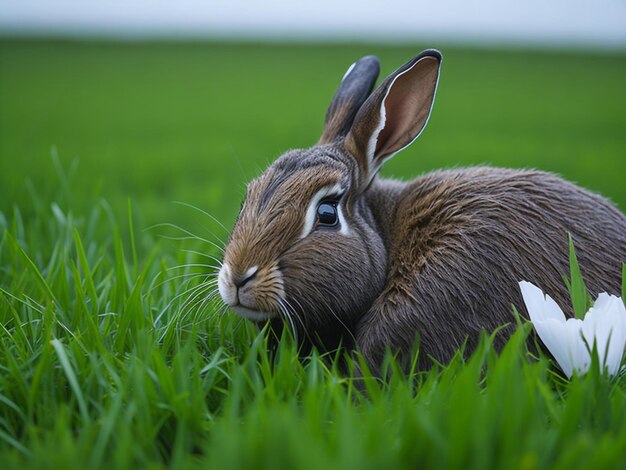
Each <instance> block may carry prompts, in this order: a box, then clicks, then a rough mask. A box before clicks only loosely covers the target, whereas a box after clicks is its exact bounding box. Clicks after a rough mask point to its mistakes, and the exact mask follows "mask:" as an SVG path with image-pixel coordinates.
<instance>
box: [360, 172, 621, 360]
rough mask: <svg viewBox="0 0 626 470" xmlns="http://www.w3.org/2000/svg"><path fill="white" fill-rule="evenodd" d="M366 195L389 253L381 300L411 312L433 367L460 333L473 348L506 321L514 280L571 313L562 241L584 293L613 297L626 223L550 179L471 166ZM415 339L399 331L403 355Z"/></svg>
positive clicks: (388, 184) (590, 196)
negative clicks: (575, 262) (574, 258)
mask: <svg viewBox="0 0 626 470" xmlns="http://www.w3.org/2000/svg"><path fill="white" fill-rule="evenodd" d="M371 193H372V195H371V198H370V205H371V207H372V209H373V211H374V217H375V219H376V220H377V221H378V224H379V229H380V230H381V232H382V233H383V239H384V241H385V244H386V247H387V252H388V260H387V282H386V287H385V292H384V294H383V296H381V298H384V299H385V302H389V303H391V304H393V303H394V302H396V303H402V302H408V303H411V304H412V305H411V307H410V308H409V306H408V305H407V309H405V310H404V311H405V312H406V313H405V315H414V318H411V319H407V321H409V323H410V324H413V325H414V326H415V329H416V331H417V332H419V333H420V336H421V338H422V339H421V342H422V351H423V352H425V353H427V354H432V355H434V356H435V357H437V358H439V359H443V358H445V357H448V356H449V355H450V354H452V352H453V351H454V350H455V349H456V348H457V347H458V346H460V345H461V344H462V342H463V341H464V340H465V338H466V337H467V336H468V335H469V338H470V342H471V338H477V337H478V335H477V333H478V332H479V331H480V330H481V329H482V328H485V329H487V330H493V329H495V328H497V327H500V326H502V325H503V324H505V323H509V322H511V321H512V320H513V316H512V308H511V305H512V304H514V305H516V306H517V307H522V305H523V303H522V299H521V295H520V293H519V289H518V282H519V281H520V280H528V281H530V282H533V283H535V284H536V285H538V286H541V287H542V289H544V291H545V292H547V293H549V294H550V295H551V296H552V297H553V298H555V300H556V301H557V302H558V303H559V304H560V305H562V306H563V307H564V310H565V311H566V314H568V315H571V313H572V312H571V307H569V305H570V302H569V296H568V293H567V289H566V286H565V283H564V281H563V276H564V275H566V274H567V273H568V272H569V251H568V233H571V235H572V237H573V239H574V243H575V245H576V249H577V254H578V259H579V262H580V265H581V271H582V273H583V276H584V278H585V281H586V283H587V287H588V288H589V291H590V293H591V294H592V295H594V296H595V295H597V294H598V293H599V292H600V291H608V292H611V293H615V294H617V293H619V291H620V285H621V282H620V281H621V279H620V278H621V263H622V262H624V261H625V260H626V217H625V216H624V215H623V214H622V213H621V212H620V211H619V210H618V209H617V208H616V207H615V206H614V205H612V204H611V203H610V202H608V201H607V200H606V199H604V198H602V197H600V196H598V195H596V194H594V193H592V192H589V191H587V190H584V189H582V188H580V187H578V186H576V185H574V184H572V183H569V182H567V181H565V180H563V179H561V178H559V177H558V176H555V175H552V174H549V173H544V172H540V171H527V170H508V169H499V168H490V167H477V168H469V169H458V170H447V171H437V172H433V173H430V174H427V175H425V176H423V177H420V178H418V179H416V180H414V181H412V182H410V183H404V184H399V183H397V182H393V181H391V180H380V181H378V182H376V183H375V184H374V186H373V187H372V188H371ZM378 308H384V307H381V306H378ZM400 310H402V309H400ZM520 311H521V312H523V313H525V312H524V311H523V310H520ZM367 322H368V319H367V317H366V318H364V323H365V324H367ZM397 333H398V332H397V331H396V332H394V334H397ZM473 333H476V334H473ZM414 334H415V332H407V336H406V337H405V338H403V342H405V343H406V344H404V345H403V346H404V347H406V346H407V345H408V343H409V342H411V341H412V337H411V335H414ZM503 336H506V335H503Z"/></svg>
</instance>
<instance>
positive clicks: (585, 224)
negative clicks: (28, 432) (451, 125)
mask: <svg viewBox="0 0 626 470" xmlns="http://www.w3.org/2000/svg"><path fill="white" fill-rule="evenodd" d="M440 59H441V57H440V55H439V54H438V53H436V51H426V52H424V53H422V54H420V55H419V56H417V57H416V58H415V59H413V60H412V61H410V62H409V63H407V64H406V65H405V66H403V67H401V68H400V69H399V70H398V71H396V72H395V73H394V74H392V75H391V76H390V77H388V78H387V79H386V80H385V81H383V83H382V84H381V86H380V87H379V88H378V89H377V90H376V91H375V92H374V93H372V95H370V97H369V98H368V99H367V101H365V103H364V104H363V105H362V106H361V107H360V108H359V109H358V112H357V110H355V109H354V107H350V108H346V107H344V106H343V105H337V104H336V100H337V96H336V97H335V100H333V103H334V105H331V108H330V109H329V115H327V120H326V122H327V124H328V126H330V127H328V128H327V129H326V131H325V137H324V138H323V139H322V140H323V141H324V142H326V143H325V144H323V145H318V146H316V147H313V148H311V149H308V150H294V151H290V152H288V153H286V154H285V155H283V156H282V157H281V158H279V159H278V160H277V161H276V162H275V163H274V164H273V165H272V166H271V167H270V168H269V169H268V170H267V171H266V172H265V173H264V174H263V175H262V176H261V177H259V178H258V179H256V180H254V181H253V182H252V183H250V185H249V187H248V194H247V196H246V201H245V205H244V207H243V208H242V211H241V214H240V216H239V219H238V220H237V222H236V224H235V227H234V228H233V232H232V235H231V239H230V241H229V244H228V246H227V248H226V252H225V263H227V264H228V266H229V267H230V269H231V272H229V273H228V275H226V274H224V276H223V277H224V283H226V284H228V285H229V286H230V287H229V289H231V290H230V291H229V292H231V293H232V292H236V289H237V288H236V287H234V286H237V285H240V284H242V283H244V284H245V285H241V286H240V287H239V289H240V290H239V292H240V294H241V293H245V296H244V298H245V302H246V303H245V305H244V306H245V307H246V308H250V309H253V310H255V311H263V312H265V314H266V318H267V319H271V320H272V321H273V322H274V323H280V322H281V321H282V320H286V321H288V323H289V324H290V326H291V327H292V328H293V329H294V330H296V332H297V333H298V336H299V337H300V339H301V341H302V342H303V343H307V344H310V345H316V346H318V347H320V348H322V349H332V348H336V347H337V346H338V345H339V344H340V343H342V344H343V345H344V346H348V347H352V346H356V347H357V348H358V349H359V350H360V351H361V352H362V353H363V354H364V355H365V357H366V359H367V360H368V361H369V362H370V365H371V366H372V367H373V368H374V369H376V367H377V366H378V364H380V360H381V358H382V356H383V354H384V352H385V350H386V349H387V348H389V349H391V350H392V351H397V352H400V357H401V358H402V357H405V356H406V353H408V351H410V348H411V345H412V343H413V342H414V340H415V338H416V336H419V338H420V348H421V349H420V350H421V353H420V366H421V367H428V365H429V363H430V359H429V357H432V358H435V359H436V360H438V361H446V360H448V359H449V358H450V357H451V356H452V355H453V354H454V352H455V351H456V349H458V347H459V346H461V345H462V344H463V343H464V342H465V341H467V342H468V343H469V346H470V348H471V347H472V346H473V345H474V344H475V343H476V340H477V338H478V335H479V333H480V331H481V330H487V331H492V330H494V329H496V328H499V327H502V326H503V325H506V324H510V323H511V322H512V320H513V315H512V305H516V306H517V307H518V308H520V309H521V310H520V311H521V313H522V314H525V313H526V312H525V311H524V310H523V304H522V299H521V296H520V293H519V289H518V286H517V283H518V282H519V281H520V280H527V281H530V282H533V283H535V284H536V285H538V286H540V287H541V288H542V289H544V291H546V292H547V293H549V294H550V295H551V296H553V297H554V298H555V300H556V301H557V302H558V303H559V304H560V305H561V306H562V307H564V308H565V310H566V314H567V315H570V316H571V314H572V312H571V308H569V307H568V305H569V301H568V298H569V296H568V293H567V289H566V287H565V284H564V282H563V276H564V275H565V274H566V273H567V272H568V245H567V237H568V233H570V234H572V236H573V239H574V242H575V244H576V247H577V250H578V256H579V261H580V265H581V269H582V273H583V275H584V277H585V279H586V281H587V286H588V288H589V290H590V293H591V294H592V295H594V296H595V295H597V294H598V293H599V292H601V291H608V292H611V293H618V292H619V289H620V269H621V263H622V262H624V261H625V260H626V217H625V216H624V215H623V214H622V213H621V212H620V211H619V210H618V209H616V208H615V207H614V206H613V205H612V204H611V203H609V202H608V201H607V200H605V199H603V198H602V197H600V196H598V195H595V194H593V193H591V192H589V191H586V190H584V189H581V188H579V187H577V186H575V185H573V184H571V183H568V182H566V181H564V180H563V179H561V178H559V177H558V176H555V175H552V174H548V173H543V172H540V171H532V170H508V169H498V168H489V167H480V168H469V169H459V170H448V171H438V172H434V173H430V174H428V175H425V176H422V177H420V178H418V179H416V180H414V181H411V182H407V183H403V182H399V181H394V180H384V179H380V178H378V177H376V172H377V171H378V168H379V167H380V165H381V164H382V163H383V162H384V161H385V160H386V159H387V158H389V157H390V156H392V155H393V154H394V153H395V152H397V151H398V150H401V149H402V148H404V147H405V146H406V145H408V144H409V143H410V142H411V141H412V140H413V139H415V137H416V136H417V135H419V133H420V132H421V131H422V129H423V128H424V126H425V125H426V121H427V119H428V114H429V113H428V111H429V110H430V106H431V104H432V100H433V99H434V94H435V88H436V79H437V76H438V69H439V62H440ZM368 61H369V62H368V63H369V64H370V66H371V59H368ZM355 69H356V67H355ZM363 70H364V69H363V68H361V69H360V72H358V73H363ZM365 70H369V71H370V72H371V70H373V69H372V68H371V67H370V68H366V69H365ZM353 73H355V72H353ZM399 75H401V76H400V79H399V80H394V78H396V77H398V76H399ZM368 77H369V78H368V79H367V80H361V81H360V82H358V81H354V82H351V83H357V82H358V83H361V85H360V87H357V89H356V90H355V89H354V88H353V89H351V90H350V93H353V94H356V95H358V98H355V99H353V100H350V99H349V97H346V96H340V98H341V100H340V101H341V103H353V104H354V103H355V102H358V101H359V100H361V102H362V97H363V94H364V93H365V94H367V93H369V90H370V89H371V84H370V82H371V74H370V75H368ZM352 79H353V78H351V77H350V75H348V77H346V79H345V80H344V82H345V81H346V80H348V81H349V82H350V81H351V80H352ZM344 82H342V84H344ZM340 89H341V87H340ZM365 90H367V91H365ZM338 95H341V93H339V92H338ZM356 95H355V96H356ZM385 96H387V99H386V100H385ZM381 106H385V113H384V115H385V121H384V123H383V124H384V126H383V128H382V130H381V129H380V127H381V125H380V124H381V123H380V119H381V112H380V110H381ZM347 110H349V111H347ZM424 110H427V111H426V112H425V111H424ZM355 115H356V117H355ZM346 120H347V121H346ZM342 121H344V122H343V124H342ZM377 132H379V134H377ZM334 184H339V185H340V186H341V187H342V188H343V190H344V192H343V196H342V198H341V200H340V202H339V207H340V208H341V210H342V213H343V215H344V217H345V221H346V225H347V227H348V228H349V233H348V234H343V233H341V232H340V231H339V227H337V228H336V229H332V228H330V229H328V228H323V227H322V228H319V229H318V228H315V226H314V229H313V230H312V231H311V233H309V234H308V235H307V236H305V237H304V238H301V236H302V231H303V227H304V219H305V213H306V211H307V207H308V205H309V201H310V200H311V198H312V196H313V195H314V194H315V193H316V192H317V191H319V190H320V188H322V187H325V186H329V185H334ZM252 266H258V267H259V271H258V273H257V274H256V275H255V277H254V279H250V280H248V281H244V280H243V276H244V275H245V273H246V272H247V270H248V269H250V268H251V267H252ZM244 291H245V292H244ZM241 298H242V297H240V300H241ZM509 332H510V328H505V329H504V330H503V332H502V333H501V334H500V335H499V336H498V338H497V343H498V344H502V342H503V341H504V340H505V339H506V337H507V335H508V333H509Z"/></svg>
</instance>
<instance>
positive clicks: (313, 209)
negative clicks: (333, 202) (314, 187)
mask: <svg viewBox="0 0 626 470" xmlns="http://www.w3.org/2000/svg"><path fill="white" fill-rule="evenodd" d="M342 192H343V189H342V188H341V185H340V184H339V183H337V184H333V185H329V186H324V187H323V188H322V189H320V190H319V191H318V192H316V193H315V194H314V195H313V197H312V198H311V201H310V202H309V206H308V207H307V210H306V213H305V214H304V227H303V228H302V233H301V234H300V239H303V238H304V237H306V236H307V235H308V234H309V233H311V230H313V224H315V217H316V215H317V206H318V204H319V203H320V201H321V200H322V199H324V198H325V197H328V196H332V195H339V194H341V193H342ZM337 212H338V215H339V223H340V224H341V229H340V230H339V233H341V234H342V235H348V234H349V233H350V231H349V229H348V224H347V223H346V219H345V217H344V216H343V212H342V211H341V207H340V206H337Z"/></svg>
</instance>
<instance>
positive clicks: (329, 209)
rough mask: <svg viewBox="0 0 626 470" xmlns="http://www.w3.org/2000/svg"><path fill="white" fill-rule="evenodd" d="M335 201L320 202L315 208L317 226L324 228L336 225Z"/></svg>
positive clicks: (337, 218)
mask: <svg viewBox="0 0 626 470" xmlns="http://www.w3.org/2000/svg"><path fill="white" fill-rule="evenodd" d="M338 220H339V217H338V216H337V201H322V202H320V204H319V206H317V224H318V225H321V226H324V227H334V226H335V225H337V222H338Z"/></svg>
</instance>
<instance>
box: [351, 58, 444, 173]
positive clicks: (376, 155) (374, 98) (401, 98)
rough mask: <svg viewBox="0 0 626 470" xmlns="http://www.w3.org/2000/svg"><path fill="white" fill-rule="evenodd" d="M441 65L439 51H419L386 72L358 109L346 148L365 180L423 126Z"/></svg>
mask: <svg viewBox="0 0 626 470" xmlns="http://www.w3.org/2000/svg"><path fill="white" fill-rule="evenodd" d="M440 65H441V53H440V52H439V51H436V50H434V49H429V50H426V51H424V52H422V53H421V54H419V55H418V56H417V57H415V58H413V59H412V60H410V61H409V62H407V63H406V64H405V65H403V66H402V67H400V68H399V69H398V70H396V71H395V72H394V73H392V74H391V75H389V76H388V77H387V78H386V79H385V80H384V81H383V83H382V84H381V85H380V87H378V88H377V89H376V91H374V93H372V94H371V95H370V97H369V98H368V99H367V101H365V103H363V106H361V108H360V109H359V112H358V113H357V115H356V117H355V118H354V123H353V124H352V128H351V129H350V132H348V135H347V136H346V139H345V147H346V149H347V150H348V151H349V152H350V153H351V154H352V155H353V156H354V157H355V158H356V159H357V161H358V163H359V166H360V167H361V168H362V169H363V170H364V174H365V182H367V183H369V181H371V179H372V178H373V177H374V175H376V173H377V172H378V170H379V169H380V167H381V166H382V164H383V163H384V162H385V161H386V160H388V159H389V158H391V157H392V156H393V155H395V154H396V153H397V152H399V151H400V150H402V149H403V148H405V147H407V146H408V145H410V144H411V143H412V142H413V141H414V140H415V139H417V138H418V137H419V135H420V134H421V132H422V131H423V130H424V127H426V123H427V122H428V118H429V116H430V111H431V109H432V106H433V103H434V101H435V92H436V91H437V82H438V80H439V67H440Z"/></svg>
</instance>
